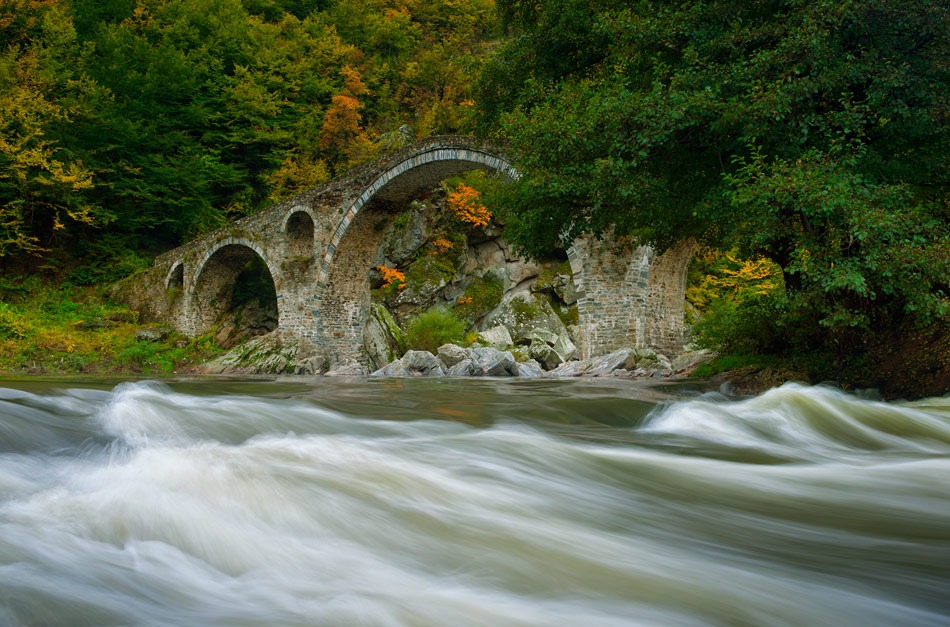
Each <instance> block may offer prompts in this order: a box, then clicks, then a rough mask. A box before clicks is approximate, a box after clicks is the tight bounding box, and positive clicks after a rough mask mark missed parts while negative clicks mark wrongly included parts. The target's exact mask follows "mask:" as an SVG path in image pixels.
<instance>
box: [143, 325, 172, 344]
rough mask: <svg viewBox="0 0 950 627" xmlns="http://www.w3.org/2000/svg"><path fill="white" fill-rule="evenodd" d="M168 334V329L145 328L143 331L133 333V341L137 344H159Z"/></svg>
mask: <svg viewBox="0 0 950 627" xmlns="http://www.w3.org/2000/svg"><path fill="white" fill-rule="evenodd" d="M170 333H171V332H170V331H169V330H168V329H162V328H159V327H147V328H145V329H139V330H138V331H136V332H135V340H136V341H137V342H161V341H163V340H165V339H166V338H168V336H169V335H170Z"/></svg>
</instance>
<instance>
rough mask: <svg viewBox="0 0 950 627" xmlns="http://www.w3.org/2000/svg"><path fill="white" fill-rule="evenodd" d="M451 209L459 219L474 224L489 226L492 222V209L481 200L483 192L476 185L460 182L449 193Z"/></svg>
mask: <svg viewBox="0 0 950 627" xmlns="http://www.w3.org/2000/svg"><path fill="white" fill-rule="evenodd" d="M448 202H449V209H451V210H452V212H453V213H454V214H455V215H456V216H457V217H458V219H459V220H461V221H462V222H465V223H466V224H471V225H472V226H487V225H488V223H489V222H491V218H492V214H491V211H490V210H489V209H488V207H486V206H485V205H484V204H483V203H482V201H481V192H479V191H478V190H477V189H475V188H474V187H471V186H469V185H465V184H464V183H462V184H460V185H459V186H458V187H456V188H455V191H453V192H451V193H450V194H449V198H448Z"/></svg>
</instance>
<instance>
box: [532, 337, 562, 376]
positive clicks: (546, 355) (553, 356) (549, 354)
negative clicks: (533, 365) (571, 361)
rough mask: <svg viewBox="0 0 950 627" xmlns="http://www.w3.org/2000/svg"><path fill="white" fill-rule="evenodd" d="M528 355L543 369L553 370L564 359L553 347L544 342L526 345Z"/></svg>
mask: <svg viewBox="0 0 950 627" xmlns="http://www.w3.org/2000/svg"><path fill="white" fill-rule="evenodd" d="M528 355H529V356H530V357H531V359H534V360H537V362H538V363H540V364H541V367H542V368H544V369H545V370H553V369H554V368H557V367H558V366H560V365H561V364H562V363H564V359H562V358H561V356H560V355H558V353H557V351H556V350H554V347H552V346H551V345H550V344H545V343H544V342H539V341H534V342H532V343H531V346H529V347H528Z"/></svg>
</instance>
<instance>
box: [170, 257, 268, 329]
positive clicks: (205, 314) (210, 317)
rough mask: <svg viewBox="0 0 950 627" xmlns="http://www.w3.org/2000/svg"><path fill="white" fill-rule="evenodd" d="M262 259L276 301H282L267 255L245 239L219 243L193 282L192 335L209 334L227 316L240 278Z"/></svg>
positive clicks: (191, 306)
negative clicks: (249, 266) (255, 261)
mask: <svg viewBox="0 0 950 627" xmlns="http://www.w3.org/2000/svg"><path fill="white" fill-rule="evenodd" d="M255 257H256V258H257V259H259V260H260V261H261V262H263V266H264V268H265V269H266V271H267V273H268V274H269V275H270V279H271V281H273V283H274V292H275V295H277V296H275V300H276V301H277V303H279V302H280V298H279V288H278V285H279V277H278V275H277V274H276V273H275V267H274V265H273V264H272V263H271V262H270V260H269V259H268V258H267V255H266V254H265V253H264V251H263V250H262V249H261V248H260V247H259V246H257V245H256V244H254V243H253V242H249V241H247V240H244V239H229V240H224V241H222V242H218V243H217V244H216V245H214V246H212V247H211V248H210V249H209V250H208V252H207V253H205V255H204V257H203V258H202V260H201V262H200V263H199V264H198V266H197V268H196V269H195V272H194V275H193V278H192V281H191V286H192V287H191V294H190V299H189V300H190V303H189V305H190V306H189V308H188V309H189V312H188V317H189V319H190V322H191V325H190V326H191V328H192V335H201V334H203V333H207V332H208V331H210V330H211V329H212V328H213V327H214V325H215V323H216V322H217V321H218V320H219V319H220V318H221V316H222V314H224V313H225V312H226V311H227V309H228V307H229V305H230V303H231V299H232V297H233V295H234V288H235V284H236V280H237V278H238V275H240V274H241V272H242V270H243V269H244V267H245V266H246V265H247V264H248V263H249V262H251V261H253V260H254V259H255Z"/></svg>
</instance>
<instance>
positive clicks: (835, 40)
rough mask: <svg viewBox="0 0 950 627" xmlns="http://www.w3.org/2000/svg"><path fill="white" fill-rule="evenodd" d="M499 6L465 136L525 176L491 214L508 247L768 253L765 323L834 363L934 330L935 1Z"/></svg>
mask: <svg viewBox="0 0 950 627" xmlns="http://www.w3.org/2000/svg"><path fill="white" fill-rule="evenodd" d="M499 6H500V8H501V10H502V14H503V15H504V17H505V20H506V24H507V26H508V28H509V29H511V30H512V31H513V34H514V35H515V36H514V37H513V38H512V39H511V41H510V42H509V43H508V44H507V45H506V46H504V47H503V48H502V49H501V50H500V51H499V52H498V53H497V54H496V55H495V56H494V58H493V60H492V61H491V63H490V64H489V66H488V68H487V69H486V72H485V73H484V74H483V76H482V79H481V82H480V85H479V93H480V99H481V101H482V102H483V103H484V108H483V118H482V124H483V128H485V129H486V130H491V131H494V132H497V133H499V134H501V135H502V136H503V137H504V138H505V139H507V140H508V141H509V143H510V146H511V149H512V152H513V153H514V156H515V157H516V158H517V160H518V162H519V167H520V170H521V171H522V172H523V176H522V178H521V179H520V180H519V181H518V182H516V183H514V184H512V185H510V186H508V187H507V189H506V190H505V191H504V192H503V193H502V194H501V195H500V198H499V199H497V200H498V202H500V203H501V204H502V205H503V206H504V207H505V209H506V211H505V215H504V216H503V218H504V220H505V221H506V235H510V236H511V237H512V238H513V239H514V240H516V242H517V243H519V244H520V245H521V246H522V247H523V248H524V249H525V250H526V251H528V252H530V253H533V254H541V253H543V252H544V251H545V250H546V249H548V248H549V247H551V246H554V245H562V246H563V245H567V244H569V243H570V242H571V241H572V240H573V239H574V238H575V237H577V236H578V235H579V234H581V233H585V232H593V233H596V234H600V235H604V234H607V233H610V232H613V233H616V234H621V235H634V236H637V237H639V238H640V239H641V241H649V242H651V243H653V244H654V245H656V246H658V247H660V248H664V247H666V246H668V245H670V244H671V243H672V242H673V241H675V240H677V239H680V238H684V237H688V236H696V237H698V238H700V239H701V240H702V241H704V242H706V243H707V244H712V245H716V246H722V247H726V248H729V247H733V246H735V247H737V249H738V250H739V251H740V252H741V253H742V254H744V255H746V256H749V257H757V256H759V255H765V256H767V257H768V258H770V259H772V260H773V261H775V262H776V263H778V265H779V266H780V267H781V268H782V271H783V274H784V279H785V284H786V288H787V290H786V296H785V297H784V298H783V299H780V302H778V303H776V304H775V307H777V308H778V310H777V313H776V315H773V316H772V317H771V318H772V319H771V322H776V321H778V323H782V324H787V325H790V326H797V327H800V328H806V329H808V331H809V333H811V334H812V336H811V337H812V340H813V342H814V344H815V345H818V346H824V347H829V348H833V349H834V350H836V351H839V352H846V351H848V350H851V348H853V347H854V346H855V344H856V343H860V341H861V334H862V333H863V330H867V329H882V328H886V327H887V326H888V325H891V324H894V323H895V322H897V321H899V320H900V319H902V318H903V317H904V316H907V315H912V316H914V317H917V318H918V319H919V320H921V321H923V322H927V321H932V320H935V319H939V318H940V317H941V316H945V315H946V313H947V309H948V293H950V288H948V281H950V279H948V277H950V265H948V264H950V227H948V224H950V220H948V217H950V216H948V212H950V202H948V197H947V187H948V186H947V183H948V180H947V178H948V175H950V167H948V166H950V164H948V155H950V141H948V134H950V125H948V124H947V122H948V111H950V110H948V91H947V89H946V85H947V84H948V81H947V78H948V77H947V71H948V67H950V65H948V64H947V54H948V50H950V37H948V19H950V15H948V14H950V12H948V10H947V8H946V5H945V3H941V2H936V1H932V0H909V1H906V2H905V1H901V2H897V1H895V0H868V1H861V2H858V1H849V0H843V1H842V0H836V1H833V2H832V1H827V0H817V1H810V0H784V1H782V0H770V1H767V2H733V1H726V0H720V1H716V2H701V3H700V2H657V1H647V0H637V1H634V2H629V1H622V2H621V1H619V0H594V1H593V2H582V1H580V0H569V1H567V2H561V1H555V0H540V1H532V2H525V1H522V0H499Z"/></svg>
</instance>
